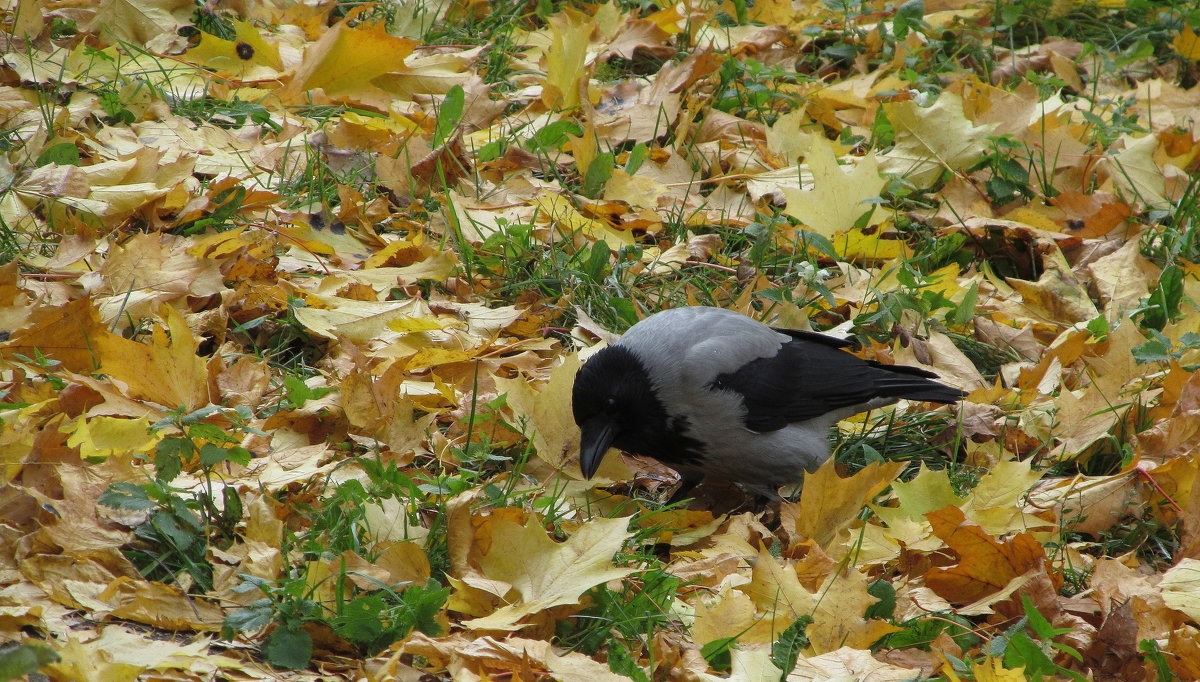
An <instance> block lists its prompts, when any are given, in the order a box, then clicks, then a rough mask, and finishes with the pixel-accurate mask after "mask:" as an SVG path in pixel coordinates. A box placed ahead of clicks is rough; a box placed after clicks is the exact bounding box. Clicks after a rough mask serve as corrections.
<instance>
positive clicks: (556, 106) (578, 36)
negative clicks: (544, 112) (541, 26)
mask: <svg viewBox="0 0 1200 682" xmlns="http://www.w3.org/2000/svg"><path fill="white" fill-rule="evenodd" d="M547 23H548V24H550V50H549V51H548V52H546V84H545V85H544V86H543V87H542V103H543V104H545V105H546V108H548V109H551V110H563V109H574V108H575V107H577V106H579V104H580V102H582V99H581V98H580V89H581V88H582V87H586V83H587V69H586V68H584V63H585V60H586V59H587V51H588V42H589V38H590V36H591V35H592V30H593V29H595V27H596V22H595V20H593V19H592V18H591V17H589V16H588V15H586V14H584V13H582V12H579V11H576V10H573V9H569V8H568V9H565V10H563V11H561V12H559V13H557V14H555V15H554V16H552V17H550V19H548V20H547Z"/></svg>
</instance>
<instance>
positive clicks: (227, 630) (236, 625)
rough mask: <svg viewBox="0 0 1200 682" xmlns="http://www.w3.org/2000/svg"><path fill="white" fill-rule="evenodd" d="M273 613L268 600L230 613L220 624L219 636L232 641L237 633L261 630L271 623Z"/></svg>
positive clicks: (261, 600)
mask: <svg viewBox="0 0 1200 682" xmlns="http://www.w3.org/2000/svg"><path fill="white" fill-rule="evenodd" d="M274 613H275V610H274V609H273V608H271V601H270V600H269V599H260V600H258V601H256V602H254V603H253V604H251V605H249V606H246V607H245V608H241V609H237V610H236V611H232V612H230V613H229V615H227V616H225V620H224V622H222V623H221V636H222V637H224V638H225V639H233V637H234V636H236V635H237V633H239V632H251V631H253V630H261V629H262V628H265V627H267V625H269V624H270V623H271V616H273V615H274Z"/></svg>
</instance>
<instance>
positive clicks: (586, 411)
mask: <svg viewBox="0 0 1200 682" xmlns="http://www.w3.org/2000/svg"><path fill="white" fill-rule="evenodd" d="M571 411H572V412H573V413H574V415H575V423H576V424H578V425H579V429H580V431H581V432H582V435H581V437H580V448H579V468H580V469H581V470H582V471H583V475H584V476H585V477H587V478H591V477H592V475H593V474H595V473H596V469H598V468H600V461H601V460H602V459H604V453H606V452H608V449H609V448H611V447H618V448H621V449H622V450H628V451H630V452H636V453H639V454H644V455H650V456H654V454H655V453H654V452H653V451H652V450H653V448H652V443H651V441H653V440H654V436H653V434H654V433H656V432H658V433H661V432H662V431H664V430H665V428H666V418H667V417H666V411H665V410H664V409H663V406H662V404H661V403H660V402H659V401H658V398H657V397H656V396H655V395H654V387H653V385H652V384H651V382H650V373H649V372H648V371H647V370H646V367H645V365H643V364H642V362H641V361H640V360H639V359H638V357H637V356H636V355H634V354H633V353H632V352H631V351H629V350H628V349H626V348H623V347H621V346H619V345H617V346H609V347H608V348H605V349H604V350H602V351H600V352H599V353H596V354H595V355H594V356H592V358H591V359H590V360H588V361H587V362H586V363H584V365H583V367H581V368H580V369H579V373H578V374H576V375H575V387H574V389H573V391H572V394H571Z"/></svg>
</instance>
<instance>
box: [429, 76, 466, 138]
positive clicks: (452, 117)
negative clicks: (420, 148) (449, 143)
mask: <svg viewBox="0 0 1200 682" xmlns="http://www.w3.org/2000/svg"><path fill="white" fill-rule="evenodd" d="M465 101H466V99H465V95H464V94H463V88H462V86H461V85H455V86H454V87H452V88H450V90H449V91H447V92H446V98H445V99H443V100H442V107H441V108H440V109H438V115H437V123H436V124H435V125H434V127H433V146H434V147H440V146H442V145H443V144H445V143H446V140H447V139H448V138H449V137H450V133H452V132H453V131H454V129H455V128H456V127H457V126H458V121H459V119H461V118H462V114H463V103H464V102H465Z"/></svg>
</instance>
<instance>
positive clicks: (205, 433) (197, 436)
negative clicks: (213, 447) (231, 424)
mask: <svg viewBox="0 0 1200 682" xmlns="http://www.w3.org/2000/svg"><path fill="white" fill-rule="evenodd" d="M188 436H190V437H191V439H192V440H206V441H208V442H210V443H236V442H237V439H236V438H234V437H233V436H231V435H229V434H228V433H226V431H225V430H224V429H222V428H221V427H219V426H217V425H216V424H196V425H195V426H191V427H188Z"/></svg>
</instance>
